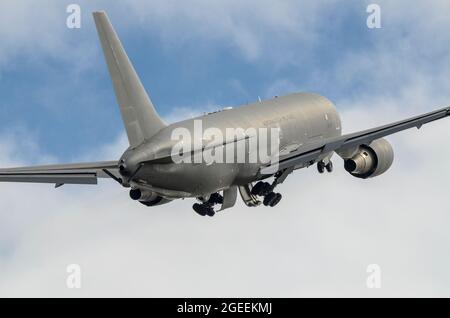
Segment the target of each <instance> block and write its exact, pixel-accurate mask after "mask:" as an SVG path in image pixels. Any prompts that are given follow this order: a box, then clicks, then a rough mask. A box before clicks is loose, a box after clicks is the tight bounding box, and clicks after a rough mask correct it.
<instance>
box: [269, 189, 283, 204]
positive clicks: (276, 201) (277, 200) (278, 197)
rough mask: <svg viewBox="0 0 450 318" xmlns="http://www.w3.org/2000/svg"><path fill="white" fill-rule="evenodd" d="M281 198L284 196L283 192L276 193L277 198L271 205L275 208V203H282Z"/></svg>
mask: <svg viewBox="0 0 450 318" xmlns="http://www.w3.org/2000/svg"><path fill="white" fill-rule="evenodd" d="M281 198H282V196H281V194H279V193H275V198H274V199H273V200H272V201H271V202H270V203H269V205H270V207H272V208H273V207H274V206H275V205H277V204H278V203H280V201H281Z"/></svg>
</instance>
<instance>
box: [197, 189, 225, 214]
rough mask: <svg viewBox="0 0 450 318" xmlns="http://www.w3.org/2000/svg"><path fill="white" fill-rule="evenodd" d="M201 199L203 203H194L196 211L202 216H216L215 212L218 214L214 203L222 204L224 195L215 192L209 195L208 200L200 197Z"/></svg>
mask: <svg viewBox="0 0 450 318" xmlns="http://www.w3.org/2000/svg"><path fill="white" fill-rule="evenodd" d="M200 201H202V202H203V203H194V205H193V206H192V208H193V209H194V211H195V212H197V214H199V215H201V216H205V215H207V216H214V214H216V212H215V211H214V205H216V204H222V203H223V197H222V196H221V195H220V194H219V193H213V194H211V195H210V196H209V199H208V200H203V199H202V198H200Z"/></svg>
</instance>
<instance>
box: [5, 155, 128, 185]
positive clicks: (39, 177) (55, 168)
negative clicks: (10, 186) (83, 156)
mask: <svg viewBox="0 0 450 318" xmlns="http://www.w3.org/2000/svg"><path fill="white" fill-rule="evenodd" d="M97 178H112V179H114V180H116V181H118V182H120V179H119V173H118V168H117V161H103V162H91V163H74V164H62V165H46V166H34V167H20V168H6V169H0V182H35V183H54V184H55V185H56V186H61V185H63V184H66V183H67V184H97Z"/></svg>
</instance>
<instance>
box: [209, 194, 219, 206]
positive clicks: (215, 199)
mask: <svg viewBox="0 0 450 318" xmlns="http://www.w3.org/2000/svg"><path fill="white" fill-rule="evenodd" d="M208 203H210V204H212V205H214V204H222V203H223V196H221V195H220V194H219V193H213V194H211V196H210V197H209V200H208Z"/></svg>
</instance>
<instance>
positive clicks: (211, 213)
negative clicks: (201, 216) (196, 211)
mask: <svg viewBox="0 0 450 318" xmlns="http://www.w3.org/2000/svg"><path fill="white" fill-rule="evenodd" d="M205 210H206V215H207V216H209V217H212V216H214V214H216V212H214V209H213V208H212V207H205Z"/></svg>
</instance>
